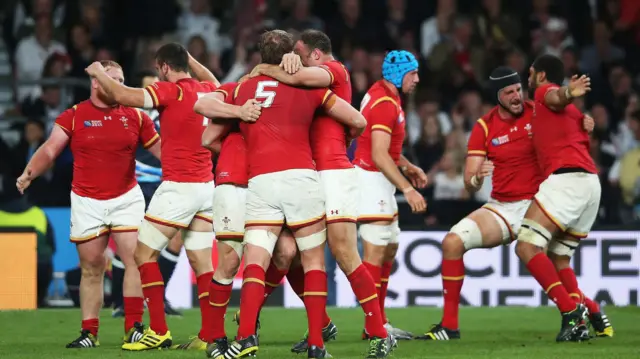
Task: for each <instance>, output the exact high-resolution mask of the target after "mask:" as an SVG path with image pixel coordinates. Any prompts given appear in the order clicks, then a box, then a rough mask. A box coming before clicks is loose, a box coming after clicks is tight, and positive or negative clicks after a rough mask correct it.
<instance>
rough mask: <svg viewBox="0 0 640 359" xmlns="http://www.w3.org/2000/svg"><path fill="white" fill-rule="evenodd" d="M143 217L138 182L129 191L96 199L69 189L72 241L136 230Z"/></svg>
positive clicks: (142, 200)
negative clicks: (116, 195)
mask: <svg viewBox="0 0 640 359" xmlns="http://www.w3.org/2000/svg"><path fill="white" fill-rule="evenodd" d="M143 217H144V196H143V195H142V190H141V189H140V186H138V185H137V184H136V185H135V187H133V188H132V189H130V190H129V191H128V192H126V193H124V194H122V195H120V196H118V197H116V198H111V199H105V200H99V199H93V198H89V197H82V196H80V195H77V194H76V193H74V192H71V231H70V232H71V236H70V237H71V241H72V242H75V243H81V242H86V241H90V240H92V239H95V238H97V237H99V236H101V235H106V234H109V232H112V233H118V232H136V231H137V230H138V227H139V226H140V223H142V218H143Z"/></svg>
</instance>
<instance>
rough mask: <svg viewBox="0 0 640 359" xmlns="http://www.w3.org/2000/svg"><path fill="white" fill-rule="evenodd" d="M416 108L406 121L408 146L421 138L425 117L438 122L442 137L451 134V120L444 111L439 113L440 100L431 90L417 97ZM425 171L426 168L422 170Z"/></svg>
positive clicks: (409, 112) (410, 112) (409, 113)
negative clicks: (433, 118)
mask: <svg viewBox="0 0 640 359" xmlns="http://www.w3.org/2000/svg"><path fill="white" fill-rule="evenodd" d="M417 102H418V106H417V108H416V110H415V111H408V112H407V116H406V121H407V136H408V137H407V139H408V141H409V144H410V145H413V144H415V143H416V142H417V141H418V140H419V139H420V138H421V136H422V134H423V130H424V121H425V120H426V118H427V117H430V116H433V117H435V118H436V119H437V121H438V128H439V131H440V133H441V134H442V135H448V134H449V132H451V119H450V118H449V115H448V114H447V113H446V112H445V111H441V109H440V103H441V102H442V98H441V97H440V96H439V95H438V93H437V92H436V91H435V90H433V89H428V90H425V91H424V92H422V93H420V94H419V95H418V100H417ZM423 169H424V170H425V171H426V170H427V169H426V168H423Z"/></svg>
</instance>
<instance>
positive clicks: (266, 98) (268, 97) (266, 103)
mask: <svg viewBox="0 0 640 359" xmlns="http://www.w3.org/2000/svg"><path fill="white" fill-rule="evenodd" d="M268 87H278V81H260V82H258V86H257V87H256V95H255V98H256V99H258V100H260V99H262V107H265V108H266V107H271V105H273V100H275V99H276V92H275V91H265V90H266V89H267V88H268Z"/></svg>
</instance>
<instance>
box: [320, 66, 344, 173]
mask: <svg viewBox="0 0 640 359" xmlns="http://www.w3.org/2000/svg"><path fill="white" fill-rule="evenodd" d="M320 67H322V68H323V69H325V70H327V71H328V72H329V75H331V85H330V86H329V88H330V89H331V91H333V92H334V93H335V94H336V95H337V96H338V97H340V98H341V99H343V100H345V101H347V102H348V103H351V80H350V77H349V71H347V69H346V68H345V67H344V65H343V64H342V63H341V62H339V61H336V60H332V61H328V62H326V63H324V64H323V65H321V66H320ZM311 150H312V154H313V160H314V161H315V162H316V168H317V169H318V171H324V170H335V169H343V168H353V165H352V164H351V162H349V157H347V142H346V133H345V127H344V125H343V124H341V123H339V122H338V121H336V120H334V119H333V118H331V117H329V116H327V115H326V114H319V115H318V116H316V118H315V119H314V120H313V123H312V124H311Z"/></svg>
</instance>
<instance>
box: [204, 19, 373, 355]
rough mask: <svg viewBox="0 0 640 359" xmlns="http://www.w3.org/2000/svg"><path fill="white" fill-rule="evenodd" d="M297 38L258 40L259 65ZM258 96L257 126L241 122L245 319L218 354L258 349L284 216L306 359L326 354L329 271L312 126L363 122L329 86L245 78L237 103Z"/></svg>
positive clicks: (355, 130) (272, 35)
mask: <svg viewBox="0 0 640 359" xmlns="http://www.w3.org/2000/svg"><path fill="white" fill-rule="evenodd" d="M293 47H294V43H293V39H292V36H291V35H290V34H288V33H286V32H284V31H282V30H273V31H269V32H266V33H264V34H263V35H262V36H261V38H260V45H259V48H260V53H261V56H262V62H263V63H266V64H272V65H277V64H279V63H280V62H281V61H282V56H283V55H284V54H286V53H289V52H291V51H293ZM251 98H255V99H256V100H258V101H260V102H261V106H262V114H261V116H260V119H259V120H258V121H257V122H256V123H253V124H247V123H241V124H240V130H241V132H242V134H243V135H244V137H245V140H246V144H247V150H248V151H247V155H248V164H249V185H248V191H247V200H246V201H247V202H246V210H247V212H246V222H245V227H247V229H246V232H245V236H244V241H245V254H244V255H245V258H244V260H245V268H244V272H243V277H244V282H243V286H242V291H241V295H240V305H241V312H242V321H241V322H240V327H239V329H238V336H237V338H236V340H235V341H234V342H232V343H230V344H229V348H228V350H227V351H225V352H224V353H219V354H218V353H216V354H217V355H215V356H214V358H217V359H222V358H226V359H230V358H238V357H242V356H247V355H253V354H254V353H255V352H257V351H258V338H257V335H256V321H257V317H258V312H259V311H260V307H261V306H262V302H263V297H264V292H265V288H264V286H265V283H264V282H265V270H266V269H267V267H268V266H269V263H270V260H271V255H272V253H273V250H274V247H275V245H276V241H277V238H278V235H279V234H280V232H281V227H282V225H283V224H284V222H285V220H286V222H287V225H288V226H289V228H291V230H292V232H293V234H294V236H295V238H296V243H297V245H298V248H299V250H300V252H301V254H300V256H301V261H302V265H303V267H304V272H305V281H304V283H305V284H304V286H305V291H304V303H305V307H306V309H307V319H308V326H309V340H308V342H309V349H308V351H307V356H308V357H309V358H325V357H329V354H328V353H327V351H326V349H325V348H324V343H323V340H322V319H323V313H324V311H325V307H326V300H327V298H326V296H327V274H326V272H325V271H324V242H325V240H326V233H325V221H324V214H325V209H324V199H323V196H322V190H321V186H320V182H319V178H318V175H317V173H316V172H315V166H314V163H313V159H312V155H311V147H310V144H309V129H310V127H311V122H312V120H313V117H314V113H315V111H316V110H317V109H318V108H324V109H325V110H326V111H327V113H329V114H330V115H332V116H335V118H336V119H337V120H339V121H341V122H342V123H343V124H345V125H346V126H348V127H350V135H351V136H353V137H355V136H357V135H359V132H361V130H362V129H364V127H365V126H366V121H365V120H364V117H362V115H361V114H360V113H358V112H357V111H356V110H355V109H353V107H351V105H349V104H348V103H347V102H346V101H344V100H342V99H340V98H338V97H336V96H334V94H333V92H331V91H330V90H327V89H313V90H305V89H298V88H295V87H291V86H288V85H286V84H283V83H280V82H278V81H275V80H274V79H272V78H270V77H267V76H258V77H254V78H252V79H249V80H247V81H245V82H243V83H240V84H239V85H238V86H237V87H236V89H235V91H234V95H233V98H232V102H233V103H234V104H238V103H244V102H245V101H247V100H248V99H251Z"/></svg>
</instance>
